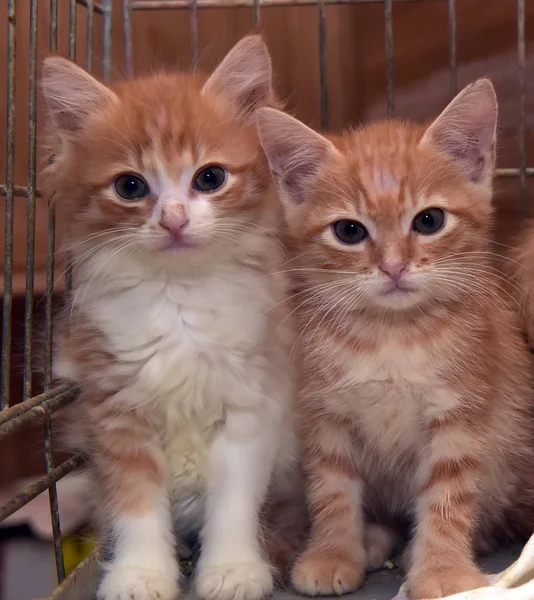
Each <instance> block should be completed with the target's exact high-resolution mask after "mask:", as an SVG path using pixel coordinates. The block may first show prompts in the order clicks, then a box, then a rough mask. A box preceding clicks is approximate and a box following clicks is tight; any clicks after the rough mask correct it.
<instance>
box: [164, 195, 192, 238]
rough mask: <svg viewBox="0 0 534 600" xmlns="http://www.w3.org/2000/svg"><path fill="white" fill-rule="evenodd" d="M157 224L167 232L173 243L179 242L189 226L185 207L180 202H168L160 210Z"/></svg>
mask: <svg viewBox="0 0 534 600" xmlns="http://www.w3.org/2000/svg"><path fill="white" fill-rule="evenodd" d="M159 224H160V225H161V227H163V229H166V230H167V231H168V232H169V234H170V235H171V237H172V239H173V241H181V240H182V238H183V234H184V230H185V229H186V228H187V226H188V224H189V217H188V215H187V211H186V207H185V206H184V205H183V204H182V203H181V202H168V203H167V204H165V206H163V208H162V209H161V215H160V218H159Z"/></svg>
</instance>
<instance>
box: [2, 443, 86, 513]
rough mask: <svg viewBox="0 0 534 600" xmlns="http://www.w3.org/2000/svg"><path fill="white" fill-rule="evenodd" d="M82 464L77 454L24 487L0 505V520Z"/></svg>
mask: <svg viewBox="0 0 534 600" xmlns="http://www.w3.org/2000/svg"><path fill="white" fill-rule="evenodd" d="M82 464H83V458H82V457H81V456H80V455H78V454H77V455H75V456H73V457H72V458H69V459H68V460H66V461H65V462H63V463H61V464H60V465H59V467H56V468H55V469H52V470H51V471H50V473H48V474H47V475H44V476H43V477H41V478H40V479H38V480H37V481H36V482H35V483H32V484H31V485H29V486H28V487H26V488H25V489H24V490H23V491H22V492H20V494H17V495H16V496H15V497H14V498H12V499H11V500H10V501H9V502H8V503H7V504H4V506H2V507H0V521H3V520H4V519H7V518H8V517H10V516H11V515H12V514H13V513H15V512H17V510H20V509H21V508H22V507H23V506H26V504H28V502H31V501H32V500H33V499H34V498H37V496H38V495H39V494H42V493H43V492H45V491H46V490H47V489H48V488H50V486H51V485H52V484H54V483H56V481H59V480H60V479H62V478H63V477H65V475H68V474H69V473H71V472H72V471H74V469H75V468H76V467H79V466H80V465H82Z"/></svg>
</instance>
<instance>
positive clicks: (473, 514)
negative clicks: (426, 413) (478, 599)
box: [408, 418, 487, 600]
mask: <svg viewBox="0 0 534 600" xmlns="http://www.w3.org/2000/svg"><path fill="white" fill-rule="evenodd" d="M480 442H481V441H480V439H477V438H476V434H474V433H473V432H472V431H470V428H469V426H468V425H467V424H466V423H465V422H462V421H461V420H460V419H458V420H456V419H453V418H450V419H448V421H434V422H433V426H432V428H431V442H430V448H429V450H428V454H427V456H426V458H424V459H423V463H422V464H421V469H420V473H419V476H420V482H421V487H420V491H419V497H418V502H417V530H416V536H415V539H414V542H413V545H412V548H411V551H412V554H411V562H412V564H411V568H410V570H409V573H408V585H409V587H410V595H411V597H412V598H414V600H417V599H419V598H425V599H426V598H442V597H443V596H449V595H452V594H456V593H459V592H464V591H467V590H471V589H475V588H478V587H483V586H485V585H487V582H486V579H485V578H484V576H483V575H482V574H481V573H480V571H479V570H478V568H477V566H476V564H475V561H474V550H473V534H474V528H475V526H476V519H477V516H478V511H477V509H478V503H479V498H478V494H479V482H480V478H481V467H482V457H481V455H480V450H481V447H482V445H481V443H480Z"/></svg>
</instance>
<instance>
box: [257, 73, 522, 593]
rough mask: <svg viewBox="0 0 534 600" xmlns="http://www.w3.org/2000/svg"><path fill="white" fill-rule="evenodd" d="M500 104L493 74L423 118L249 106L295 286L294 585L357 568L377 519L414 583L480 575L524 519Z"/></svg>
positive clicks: (344, 575)
mask: <svg viewBox="0 0 534 600" xmlns="http://www.w3.org/2000/svg"><path fill="white" fill-rule="evenodd" d="M496 117H497V102H496V98H495V93H494V91H493V87H492V85H491V83H490V82H489V81H488V80H480V81H478V82H476V83H475V84H473V85H472V86H469V87H468V88H466V89H465V90H464V91H463V92H462V93H461V94H460V95H459V96H458V97H457V98H456V99H455V100H454V101H453V102H452V103H451V104H450V105H449V107H447V109H446V110H445V111H444V112H443V113H442V114H441V115H440V116H439V117H438V119H437V120H436V121H434V122H433V123H432V124H431V125H430V126H420V125H416V124H413V123H406V122H400V121H395V120H389V121H385V122H379V123H374V124H371V125H368V126H366V127H363V128H362V129H360V130H356V131H348V132H346V133H345V134H343V135H340V136H328V137H323V136H321V135H319V134H317V133H315V132H313V131H312V130H310V129H308V128H307V127H305V126H304V125H302V124H301V123H299V122H298V121H296V120H295V119H293V118H292V117H290V116H288V115H285V114H283V113H281V112H279V111H276V110H274V109H261V110H260V111H259V130H260V136H261V138H262V143H263V146H264V149H265V151H266V154H267V156H268V158H269V161H270V165H271V168H272V171H273V173H274V175H275V178H276V180H277V182H278V186H279V191H280V194H281V196H282V199H283V201H284V206H285V214H286V220H287V224H288V230H289V241H290V245H291V250H292V253H293V260H292V261H291V262H290V263H289V264H288V267H287V268H288V269H289V270H290V272H291V273H292V275H293V279H294V288H295V294H296V296H295V297H296V300H297V304H298V309H297V311H296V312H297V314H298V318H299V326H300V336H299V340H298V347H299V350H300V352H301V355H302V356H301V387H300V393H299V401H298V411H299V419H300V433H301V437H302V441H303V447H304V456H305V458H304V463H305V468H306V472H307V483H308V498H309V507H310V511H311V517H312V531H311V535H310V539H309V542H308V547H307V549H306V550H305V552H304V553H303V554H302V555H301V556H300V558H299V559H298V561H297V563H296V566H295V568H294V570H293V576H292V579H293V585H294V586H295V588H296V589H297V590H299V591H301V592H303V593H305V594H308V595H322V594H342V593H345V592H348V591H350V590H353V589H355V588H357V587H358V586H360V585H361V584H362V583H363V580H364V576H365V570H366V567H367V566H376V565H377V564H380V562H381V561H383V560H384V559H386V558H387V556H388V555H389V554H390V553H391V552H392V551H393V549H394V539H393V534H392V530H391V527H393V528H395V527H399V526H400V525H403V526H406V527H407V529H408V533H409V534H410V537H411V542H410V543H409V545H408V550H407V554H406V558H407V561H408V563H409V572H408V583H409V587H410V591H411V595H412V597H413V598H414V599H421V598H440V597H443V596H445V595H449V594H452V593H456V592H460V591H463V590H466V589H470V588H475V587H478V586H482V585H484V583H485V578H484V576H483V575H482V574H481V572H480V571H479V570H478V567H477V566H476V562H475V554H476V551H477V550H479V549H489V548H490V547H491V545H492V544H493V543H494V542H495V541H496V540H497V539H498V536H499V535H500V534H502V533H503V532H506V533H507V534H508V535H509V536H513V535H516V534H517V535H523V536H525V535H528V534H530V533H531V532H532V529H533V526H534V487H533V479H532V475H533V474H534V452H533V450H534V415H533V406H534V405H533V397H532V381H531V373H532V366H531V362H530V357H529V354H528V351H527V347H526V345H525V343H524V341H523V339H522V337H521V332H520V327H519V324H518V319H517V310H516V308H517V307H516V306H515V304H514V302H513V301H512V300H511V299H510V295H509V294H508V293H507V291H506V290H505V289H503V286H502V280H503V276H502V274H501V273H500V272H498V271H497V270H496V269H495V267H494V266H493V263H492V253H491V251H490V240H491V225H492V205H491V194H492V176H493V170H494V163H495V131H496ZM442 217H443V219H442ZM340 223H341V225H339V224H340ZM347 223H349V224H348V225H347Z"/></svg>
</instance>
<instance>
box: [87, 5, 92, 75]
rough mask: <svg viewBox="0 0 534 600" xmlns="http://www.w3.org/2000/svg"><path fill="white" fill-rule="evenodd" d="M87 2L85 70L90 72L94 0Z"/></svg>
mask: <svg viewBox="0 0 534 600" xmlns="http://www.w3.org/2000/svg"><path fill="white" fill-rule="evenodd" d="M86 1H87V21H86V25H85V27H86V34H85V37H86V41H85V68H86V69H87V70H88V71H89V72H91V71H92V68H93V17H94V14H93V5H94V0H86Z"/></svg>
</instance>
